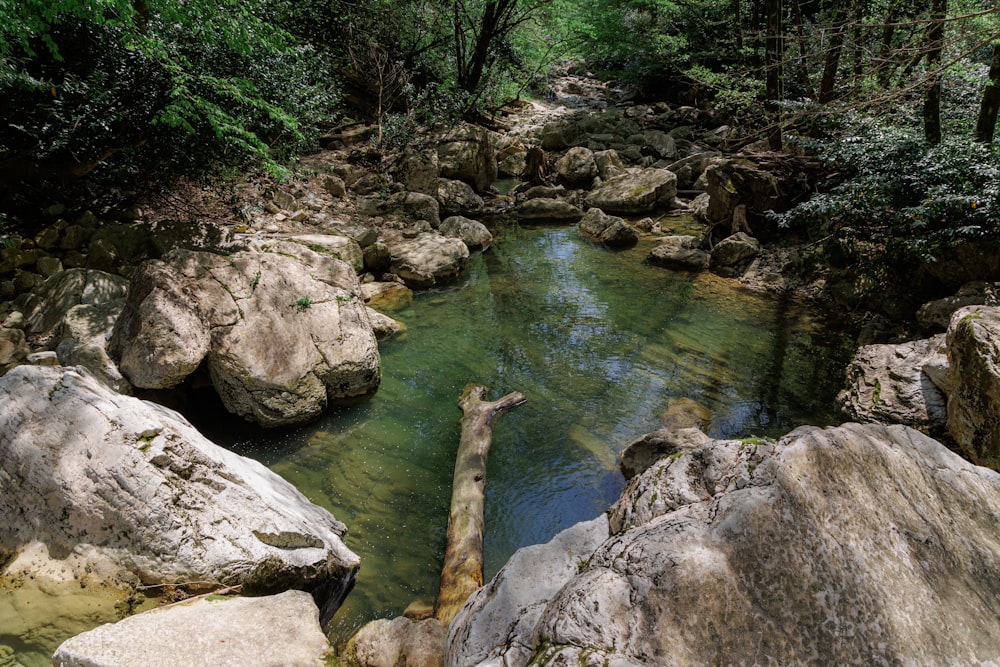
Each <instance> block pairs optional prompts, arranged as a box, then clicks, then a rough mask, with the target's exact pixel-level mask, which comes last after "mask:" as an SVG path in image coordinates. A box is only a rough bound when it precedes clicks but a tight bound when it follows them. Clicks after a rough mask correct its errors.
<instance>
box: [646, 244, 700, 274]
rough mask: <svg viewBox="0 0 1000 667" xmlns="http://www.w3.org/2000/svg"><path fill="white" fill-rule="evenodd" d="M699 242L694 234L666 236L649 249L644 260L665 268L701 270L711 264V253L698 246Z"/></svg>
mask: <svg viewBox="0 0 1000 667" xmlns="http://www.w3.org/2000/svg"><path fill="white" fill-rule="evenodd" d="M700 243H701V240H700V239H699V238H698V237H696V236H667V237H665V238H664V239H663V243H661V244H660V245H658V246H656V247H655V248H653V249H652V250H650V251H649V255H648V256H647V257H646V261H648V262H649V263H650V264H655V265H656V266H662V267H664V268H667V269H674V270H681V271H703V270H704V269H707V268H708V265H709V264H711V262H712V255H711V254H709V253H708V252H707V251H705V250H702V249H701V248H700V247H698V246H699V245H700Z"/></svg>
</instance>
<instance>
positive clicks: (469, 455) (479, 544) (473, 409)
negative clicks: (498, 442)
mask: <svg viewBox="0 0 1000 667" xmlns="http://www.w3.org/2000/svg"><path fill="white" fill-rule="evenodd" d="M485 395H486V387H484V386H482V385H475V384H470V385H467V386H466V387H465V390H464V391H463V392H462V396H461V397H460V398H459V399H458V404H459V406H460V407H461V408H462V435H461V439H460V440H459V444H458V455H457V456H456V458H455V476H454V480H453V482H452V487H451V511H450V513H449V515H448V541H447V546H446V547H445V554H444V566H443V567H442V568H441V585H440V589H439V591H438V598H437V603H436V604H435V605H434V618H436V619H437V620H439V621H440V622H441V623H442V624H443V625H445V626H446V627H447V625H448V624H449V623H450V622H451V620H452V619H453V618H454V617H455V614H457V613H458V610H459V609H461V608H462V605H464V604H465V601H466V600H467V599H468V598H469V596H470V595H471V594H472V593H473V592H475V591H476V590H477V589H478V588H479V587H480V586H482V585H483V494H484V492H485V490H486V460H487V457H488V456H489V453H490V444H491V442H492V440H493V419H494V417H498V416H500V415H501V414H502V413H503V412H505V411H507V410H509V409H511V408H514V407H517V406H518V405H521V404H522V403H524V402H525V400H526V399H525V398H524V395H523V394H521V393H520V392H517V391H515V392H511V393H510V394H507V395H506V396H504V397H503V398H501V399H500V400H497V401H483V396H485Z"/></svg>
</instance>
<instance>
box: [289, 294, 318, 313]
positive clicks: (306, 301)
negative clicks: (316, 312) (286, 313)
mask: <svg viewBox="0 0 1000 667" xmlns="http://www.w3.org/2000/svg"><path fill="white" fill-rule="evenodd" d="M312 305H313V301H312V299H310V298H309V297H307V296H300V297H299V298H298V299H296V300H295V301H294V302H293V303H292V307H293V308H298V309H299V310H305V309H306V308H310V307H312Z"/></svg>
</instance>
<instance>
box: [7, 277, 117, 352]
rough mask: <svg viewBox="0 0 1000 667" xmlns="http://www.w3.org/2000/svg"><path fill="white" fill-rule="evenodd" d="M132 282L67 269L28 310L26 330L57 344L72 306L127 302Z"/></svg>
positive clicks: (45, 286)
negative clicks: (126, 297) (129, 286)
mask: <svg viewBox="0 0 1000 667" xmlns="http://www.w3.org/2000/svg"><path fill="white" fill-rule="evenodd" d="M128 285H129V281H128V280H127V279H126V278H122V277H121V276H116V275H112V274H110V273H105V272H103V271H96V270H90V269H67V270H65V271H60V272H58V273H56V274H53V275H52V276H50V277H49V278H48V279H47V280H46V281H45V282H44V283H43V284H42V287H41V288H40V289H39V290H38V292H37V293H36V294H33V295H31V297H30V298H29V300H28V303H27V305H26V306H25V316H26V322H27V325H26V327H25V328H26V330H27V332H28V333H29V334H30V335H31V336H33V337H36V338H39V339H42V340H43V341H47V342H58V337H59V335H60V334H61V333H62V325H63V323H64V322H63V319H64V317H65V315H66V313H67V312H69V310H70V309H71V308H73V306H78V305H81V304H89V305H94V306H96V305H101V304H108V303H112V302H115V301H120V300H122V299H124V298H125V295H126V294H127V293H128Z"/></svg>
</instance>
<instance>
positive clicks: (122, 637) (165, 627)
mask: <svg viewBox="0 0 1000 667" xmlns="http://www.w3.org/2000/svg"><path fill="white" fill-rule="evenodd" d="M328 651H329V644H328V642H327V639H326V635H324V634H323V630H322V628H321V627H320V624H319V610H318V609H317V608H316V604H315V603H314V602H313V600H312V598H311V597H310V596H309V594H308V593H303V592H302V591H286V592H284V593H280V594H278V595H272V596H266V597H259V598H247V597H235V598H228V597H212V596H209V597H208V598H199V599H197V600H193V601H189V602H183V603H180V604H176V605H171V606H169V607H164V608H162V609H154V610H152V611H148V612H145V613H142V614H138V615H136V616H131V617H129V618H126V619H124V620H121V621H119V622H118V623H108V624H106V625H102V626H100V627H98V628H95V629H94V630H91V631H89V632H85V633H83V634H80V635H77V636H76V637H73V638H71V639H68V640H66V641H65V642H63V643H62V645H61V646H60V647H59V648H58V649H57V650H56V652H55V655H53V656H52V664H53V667H95V666H100V667H112V666H113V667H190V666H191V665H239V666H240V667H270V666H272V665H282V667H322V666H323V665H324V664H325V663H324V657H325V655H326V653H327V652H328Z"/></svg>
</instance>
